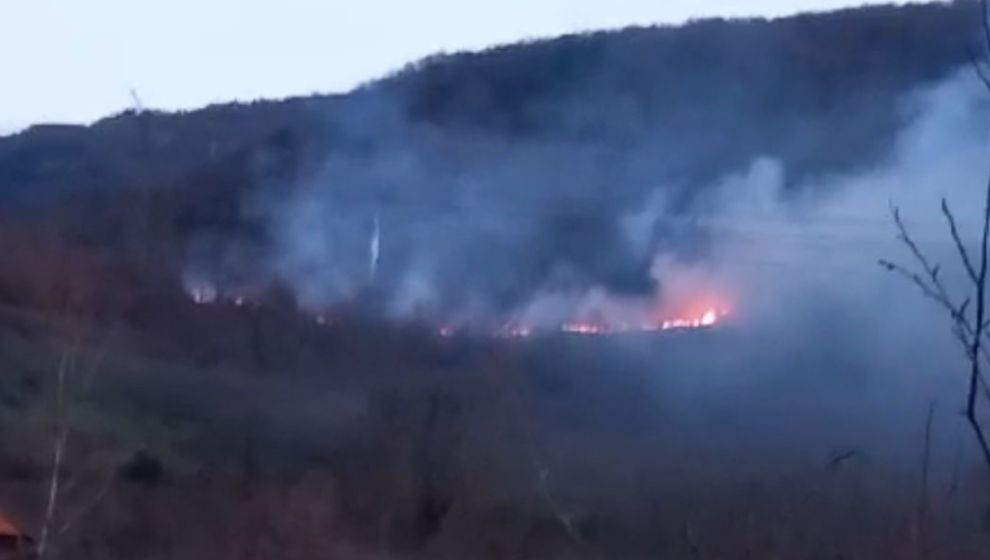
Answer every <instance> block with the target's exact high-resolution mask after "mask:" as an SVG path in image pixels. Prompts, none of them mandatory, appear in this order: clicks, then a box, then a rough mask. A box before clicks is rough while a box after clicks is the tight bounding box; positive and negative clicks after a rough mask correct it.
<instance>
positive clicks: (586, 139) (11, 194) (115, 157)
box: [0, 1, 981, 239]
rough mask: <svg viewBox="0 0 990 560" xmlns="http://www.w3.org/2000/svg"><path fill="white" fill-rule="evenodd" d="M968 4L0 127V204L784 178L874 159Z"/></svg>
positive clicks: (220, 215)
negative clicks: (773, 161)
mask: <svg viewBox="0 0 990 560" xmlns="http://www.w3.org/2000/svg"><path fill="white" fill-rule="evenodd" d="M978 18H979V11H978V6H977V4H976V3H975V2H972V1H960V2H952V3H935V4H926V5H908V6H902V7H897V6H878V7H864V8H859V9H849V10H844V11H838V12H832V13H822V14H809V15H801V16H797V17H791V18H786V19H778V20H763V19H747V20H703V21H697V22H693V23H690V24H687V25H685V26H681V27H648V28H629V29H625V30H621V31H609V32H599V33H592V34H581V35H573V36H566V37H561V38H557V39H552V40H543V41H535V42H529V43H522V44H516V45H508V46H501V47H497V48H493V49H490V50H487V51H484V52H477V53H458V54H441V55H437V56H434V57H431V58H429V59H426V60H423V61H420V62H418V63H416V64H412V65H410V66H409V67H407V68H405V69H402V70H401V71H398V72H397V73H395V74H393V75H391V76H388V77H385V78H383V79H381V80H378V81H374V82H371V83H369V84H367V85H365V86H363V87H361V88H358V89H357V90H355V91H353V92H350V93H348V94H343V95H333V96H314V97H307V98H295V99H288V100H283V101H264V102H256V103H246V104H241V103H238V104H228V105H218V106H212V107H207V108H204V109H202V110H197V111H191V112H185V113H160V112H154V111H146V112H142V113H140V114H135V113H133V112H128V113H124V114H120V115H117V116H113V117H110V118H107V119H104V120H102V121H100V122H98V123H96V124H94V125H92V126H90V127H78V126H59V125H45V126H36V127H33V128H31V129H28V130H26V131H24V132H22V133H20V134H17V135H14V136H9V137H6V138H0V203H2V205H3V207H4V208H6V209H17V210H16V211H17V212H18V213H20V214H19V215H21V216H22V217H23V215H24V209H25V208H28V207H33V208H51V207H52V204H54V206H55V207H58V208H60V211H62V212H65V213H67V216H66V217H64V220H63V222H64V223H69V224H71V223H74V222H80V223H83V224H84V225H85V229H86V230H87V231H89V230H95V231H89V233H91V234H92V235H93V236H95V237H96V238H99V239H107V238H114V237H115V236H119V235H120V232H121V231H122V229H121V228H123V227H124V226H123V225H122V224H123V222H124V221H126V220H125V215H130V218H127V219H133V214H134V213H136V212H137V213H140V212H141V210H139V209H138V207H135V206H133V204H130V203H129V202H128V203H123V202H120V201H121V200H125V201H127V200H133V199H132V198H128V197H135V196H137V197H138V198H142V197H144V198H146V197H147V196H148V195H146V194H144V193H146V192H148V191H150V192H152V193H153V194H152V195H150V196H152V197H153V198H154V201H153V202H150V203H148V204H147V206H146V207H144V208H146V210H147V213H149V214H151V216H150V217H144V218H142V220H145V221H150V222H152V223H153V224H155V225H153V226H147V227H146V228H145V230H146V231H158V232H172V233H178V234H179V235H180V236H181V235H183V233H184V232H186V231H187V230H199V229H204V228H205V229H210V230H221V231H226V230H239V229H243V228H244V227H248V229H250V226H251V224H247V226H245V224H244V223H243V222H244V221H245V220H247V221H250V219H251V217H250V216H245V215H244V214H245V213H244V207H245V202H244V201H245V199H246V197H254V196H255V195H256V194H257V193H258V192H259V191H262V192H268V191H272V192H276V193H277V194H278V196H279V197H281V196H283V195H284V191H285V189H292V188H295V186H297V185H298V184H300V183H302V182H305V180H306V179H308V178H313V177H322V179H321V180H329V181H332V180H334V179H335V178H337V179H341V180H346V181H348V182H349V183H350V184H354V185H357V186H358V187H362V188H363V187H367V188H365V189H364V191H362V192H371V191H374V192H375V196H376V197H378V199H395V198H396V197H399V196H403V197H407V198H413V199H417V200H418V201H419V202H420V203H422V204H426V205H429V204H434V202H436V200H437V199H438V198H437V197H444V196H451V194H450V193H451V191H452V190H453V189H456V188H461V187H458V184H459V183H458V184H454V183H456V181H450V180H448V179H449V178H450V177H464V176H468V175H473V176H475V177H482V176H487V177H495V176H497V175H498V174H499V173H501V174H502V176H501V177H500V178H499V180H496V179H491V180H488V181H486V182H484V184H483V185H481V186H477V188H478V189H485V188H490V189H495V190H498V189H509V191H511V189H512V188H519V189H525V188H532V187H533V185H537V184H539V185H541V187H540V188H545V189H548V190H550V191H553V190H554V189H564V190H566V189H573V190H578V191H581V190H582V189H583V190H585V191H595V192H597V191H601V190H609V191H610V192H611V193H612V195H613V197H614V199H615V200H616V201H618V202H616V204H619V205H623V204H628V203H630V201H640V202H641V201H642V198H643V196H644V191H645V190H646V189H652V188H655V187H656V186H657V185H658V184H668V185H673V186H677V187H680V188H684V189H686V190H687V192H690V190H691V188H692V187H694V186H697V185H701V184H704V183H705V182H706V181H710V180H712V179H714V178H716V177H718V176H719V175H721V174H723V173H725V172H726V171H729V170H733V169H737V168H739V167H740V166H742V165H745V164H746V162H748V161H750V160H752V159H753V158H755V157H758V156H770V157H775V158H778V159H779V160H780V161H781V162H782V163H783V164H784V171H785V175H786V178H787V180H788V181H789V182H790V183H793V182H795V181H797V180H800V179H801V178H804V177H807V176H809V175H814V174H821V173H835V172H842V171H848V170H852V169H855V168H857V167H858V166H864V165H868V164H870V163H873V162H875V161H876V160H877V159H878V158H880V157H882V156H883V155H884V154H885V153H886V150H888V148H890V146H891V143H892V138H893V137H894V134H895V132H896V131H897V130H899V129H900V127H902V126H903V125H905V123H906V122H907V121H908V120H909V119H910V117H911V114H910V112H905V111H904V110H903V105H902V104H899V103H898V102H897V101H898V99H900V97H901V95H902V94H904V93H907V92H910V91H913V90H915V89H917V88H919V87H923V86H926V85H931V84H933V83H935V82H936V81H937V80H939V79H941V78H944V77H946V76H949V75H951V74H952V73H954V72H957V71H960V70H966V65H967V64H968V61H969V60H970V59H971V58H972V56H973V53H974V52H978V50H979V48H980V46H981V43H980V42H979V37H980V34H979V28H978ZM287 63H291V61H287ZM328 71H329V69H326V68H313V69H312V72H314V73H319V72H328ZM65 94H66V95H71V92H65ZM513 150H514V152H513V154H515V155H506V154H507V151H513ZM527 150H528V151H527ZM534 154H536V155H534ZM537 157H540V158H543V159H541V161H542V162H549V163H540V164H536V163H533V162H532V161H530V160H531V159H535V158H537ZM328 158H332V159H334V161H336V162H337V163H338V165H337V166H336V168H335V169H336V170H337V171H335V173H336V175H332V176H331V177H330V178H329V179H327V177H325V176H321V173H325V169H326V162H327V160H328ZM506 159H511V160H512V161H511V164H509V163H508V162H507V161H506ZM410 161H412V162H414V164H408V162H410ZM569 161H571V162H574V163H576V164H578V165H576V166H575V169H574V170H571V171H569V170H568V167H570V166H569V165H567V162H569ZM341 162H343V163H341ZM396 162H399V163H396ZM402 162H406V163H402ZM520 162H523V163H520ZM562 163H563V165H562ZM403 166H404V167H403ZM507 169H509V170H510V171H506V170H507ZM362 170H364V171H362ZM369 170H370V171H369ZM572 173H578V174H580V175H577V176H572ZM496 183H497V184H496ZM508 183H513V184H518V185H519V186H518V187H507V186H505V185H506V184H508ZM358 187H355V188H358ZM672 188H673V187H672ZM420 190H422V193H420ZM135 193H141V194H140V195H138V194H135ZM510 194H511V192H510ZM121 197H123V198H121ZM83 212H85V214H83ZM73 216H75V218H73ZM259 227H260V226H259ZM262 229H263V228H262ZM259 235H262V236H263V232H261V233H260V234H259Z"/></svg>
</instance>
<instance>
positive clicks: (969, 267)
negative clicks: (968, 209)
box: [942, 197, 979, 283]
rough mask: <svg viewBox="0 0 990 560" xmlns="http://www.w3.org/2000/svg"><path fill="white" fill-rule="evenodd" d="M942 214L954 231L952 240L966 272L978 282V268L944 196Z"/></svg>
mask: <svg viewBox="0 0 990 560" xmlns="http://www.w3.org/2000/svg"><path fill="white" fill-rule="evenodd" d="M942 214H943V215H945V220H946V221H947V222H949V231H950V232H951V233H952V241H953V242H954V243H955V245H956V250H957V251H959V258H960V259H961V260H962V263H963V266H964V267H965V268H966V274H968V275H969V279H970V280H971V281H973V283H976V282H978V281H979V278H978V277H977V275H976V269H975V268H974V267H973V262H972V260H970V258H969V252H968V251H966V246H965V245H963V242H962V238H961V237H960V236H959V228H958V227H956V218H955V216H953V214H952V210H950V209H949V203H948V201H946V200H945V198H944V197H943V198H942Z"/></svg>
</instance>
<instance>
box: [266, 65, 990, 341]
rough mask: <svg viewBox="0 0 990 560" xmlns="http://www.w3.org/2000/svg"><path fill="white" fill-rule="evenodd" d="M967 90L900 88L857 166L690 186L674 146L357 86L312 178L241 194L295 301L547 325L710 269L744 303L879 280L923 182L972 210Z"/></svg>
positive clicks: (931, 218)
mask: <svg viewBox="0 0 990 560" xmlns="http://www.w3.org/2000/svg"><path fill="white" fill-rule="evenodd" d="M979 101H980V100H979V92H978V90H977V88H976V87H975V83H974V80H972V79H970V78H969V77H967V76H961V77H955V78H953V79H950V80H948V81H946V82H945V83H943V84H941V85H939V86H938V87H936V88H933V89H931V90H926V91H923V92H911V93H910V94H908V95H905V96H904V97H903V99H902V100H901V103H900V108H899V109H900V112H901V113H902V115H903V118H904V119H905V120H907V121H908V122H910V123H911V124H910V125H909V126H908V127H907V128H905V129H904V131H903V132H902V133H901V135H900V136H899V139H898V145H897V147H896V148H895V149H894V150H893V151H892V152H891V155H890V156H889V157H888V158H887V160H885V161H880V162H876V165H874V166H873V167H872V168H870V169H869V170H868V171H866V172H864V173H859V174H857V175H855V176H841V177H836V176H830V177H824V178H817V179H816V178H812V179H809V180H806V181H803V182H801V183H799V184H796V185H792V184H788V179H787V178H788V170H787V168H786V164H785V163H784V162H783V161H781V160H779V159H777V158H776V157H775V156H774V154H767V156H766V157H761V158H758V159H756V160H754V161H753V162H752V163H750V164H749V165H748V166H745V167H743V168H741V169H738V170H736V171H734V172H730V173H729V174H727V175H725V176H723V177H722V178H720V179H718V180H716V181H714V182H713V183H711V184H707V185H688V184H678V183H675V182H671V181H670V179H669V177H670V173H669V170H668V169H666V168H665V167H664V163H663V162H664V158H663V157H661V155H662V154H664V153H666V152H667V151H669V150H670V149H672V147H671V146H666V145H664V143H661V142H652V141H650V140H649V137H648V136H647V135H640V136H638V138H639V140H638V141H637V142H632V143H621V144H617V143H611V142H610V141H609V139H608V138H607V137H601V138H596V137H586V138H581V139H575V138H574V137H567V138H566V139H564V138H560V139H555V138H554V137H550V138H547V137H534V138H522V139H518V138H517V139H514V140H512V139H509V138H506V137H500V136H493V135H487V134H484V133H481V132H475V133H471V132H466V131H463V130H460V131H450V130H445V129H443V128H439V127H434V126H432V125H429V124H422V123H419V124H416V123H413V122H412V121H410V120H409V119H408V118H407V116H406V115H405V114H404V113H403V112H402V110H401V109H400V106H399V104H398V103H397V102H396V101H395V100H394V99H392V98H390V97H389V96H388V95H387V94H385V93H381V92H372V93H369V94H366V95H361V96H355V97H354V98H353V99H350V100H348V101H347V103H349V104H350V106H349V107H347V108H345V109H344V110H342V111H339V112H337V113H335V114H334V116H333V117H332V118H331V120H332V123H333V127H334V129H335V130H336V131H338V136H339V138H338V142H337V143H336V145H337V148H335V149H334V150H333V151H332V152H331V153H330V154H329V155H328V156H327V158H326V161H325V162H324V164H323V165H322V168H321V171H320V172H319V173H318V174H316V175H315V176H314V177H312V178H310V179H308V180H307V181H306V182H305V183H304V184H302V185H300V186H298V188H296V189H295V190H294V191H293V192H292V195H291V196H290V197H289V198H288V199H286V200H277V201H276V200H272V199H268V200H264V201H263V202H262V203H258V204H257V206H258V207H265V208H275V210H274V211H270V212H271V217H270V220H271V224H272V229H273V231H274V232H275V238H276V250H275V251H273V254H274V255H276V256H275V257H274V258H273V259H271V269H272V270H271V272H272V274H273V275H274V276H275V277H277V278H279V279H281V280H282V281H284V282H286V283H288V284H289V285H290V286H291V287H292V288H293V289H294V291H295V292H296V293H297V296H298V297H299V299H300V301H301V303H302V304H303V305H305V306H315V307H321V306H328V305H334V304H339V303H341V302H346V301H353V300H355V299H359V298H366V299H369V300H372V301H373V302H374V303H375V304H376V305H377V306H378V307H379V308H380V309H383V310H384V311H386V312H388V313H391V314H396V315H400V316H408V315H411V314H425V315H426V316H428V317H432V318H434V319H436V320H441V321H445V322H453V323H465V324H486V325H490V324H497V323H500V322H504V321H506V320H508V319H517V320H526V321H528V322H532V323H536V324H540V323H545V324H547V325H552V324H559V323H560V322H561V321H563V320H566V319H567V318H573V317H574V316H575V314H580V313H581V309H586V308H588V307H591V308H596V309H599V310H600V309H602V308H609V309H612V310H613V311H614V312H616V313H618V314H619V315H623V314H625V313H624V312H622V311H619V310H621V309H622V308H623V307H632V308H635V307H637V306H640V307H641V306H642V305H643V304H644V303H650V302H657V301H659V302H664V301H669V300H671V299H675V300H676V299H684V297H686V296H684V295H683V292H685V291H690V290H687V288H685V287H684V286H685V285H695V286H696V285H698V284H699V283H700V282H702V280H701V279H702V278H722V279H723V280H722V283H723V284H724V285H723V286H712V287H711V289H709V290H702V291H708V292H714V291H716V290H719V291H722V292H723V293H724V294H725V297H726V298H732V299H733V300H734V301H733V306H734V307H735V306H742V308H746V307H752V308H753V312H754V313H755V312H756V311H757V310H759V309H761V308H764V307H767V306H770V307H773V306H774V305H775V303H774V302H769V303H766V302H763V301H762V300H763V299H766V298H767V296H766V295H765V293H764V294H761V293H748V294H746V295H745V297H743V296H742V295H741V294H740V295H738V296H737V295H736V294H732V293H729V292H734V291H749V292H761V290H758V289H756V288H754V287H753V286H761V285H763V286H766V285H772V284H775V283H778V282H775V281H774V278H775V276H778V275H779V276H784V277H786V278H788V279H789V280H792V283H797V284H798V285H799V286H801V288H800V289H799V290H798V291H799V292H802V291H803V289H804V286H805V283H811V284H814V283H819V282H820V283H823V284H825V286H823V288H822V293H825V294H827V293H829V291H830V290H829V289H828V288H830V287H832V286H834V285H836V284H840V285H843V286H849V285H851V284H857V283H863V280H861V278H862V277H863V276H864V275H867V276H869V275H870V274H872V273H876V275H879V271H876V270H874V268H873V266H874V261H875V260H876V258H878V257H882V256H888V255H890V254H891V252H894V251H897V250H898V248H897V247H896V244H893V243H890V242H889V241H890V240H891V231H892V226H891V224H890V223H889V222H888V217H889V211H888V204H889V203H890V202H891V201H894V202H896V203H898V204H899V205H901V206H902V207H903V208H904V212H905V216H906V218H907V219H908V220H909V222H913V221H915V217H916V216H917V217H918V220H920V221H919V223H918V224H916V225H917V227H918V228H920V229H919V231H918V235H919V236H922V237H923V239H925V240H928V239H931V238H932V237H933V236H936V235H938V234H939V233H940V231H941V230H940V228H941V224H939V223H937V222H938V219H937V218H938V216H937V215H936V214H937V209H938V197H937V196H933V195H932V194H931V193H941V192H945V193H947V194H951V195H952V197H951V198H960V199H962V200H963V202H964V203H965V204H962V205H960V207H959V209H958V211H959V212H960V219H961V220H962V221H963V222H966V223H970V222H971V221H972V218H973V216H972V215H971V214H972V213H971V212H968V210H971V209H972V208H973V205H972V204H971V202H970V200H971V199H972V194H973V192H972V190H973V188H974V187H973V185H979V184H980V181H979V177H978V175H979V173H981V172H982V171H983V168H984V167H985V166H983V165H981V163H980V162H981V159H980V158H981V157H982V155H983V154H982V153H981V152H980V150H981V148H982V144H981V141H980V138H982V137H980V136H979V135H980V134H982V129H980V128H979V126H980V125H979V123H982V122H983V121H982V120H981V118H980V117H981V112H982V111H984V109H983V108H982V106H981V105H980V102H979ZM371 131H374V132H373V133H372V132H371ZM711 132H712V133H716V132H717V131H711ZM654 155H656V157H653V156H654ZM967 189H968V190H967ZM686 201H688V202H686ZM964 214H965V215H964ZM376 221H377V222H378V224H380V227H379V228H378V229H376V226H375V223H376ZM376 232H378V234H379V235H378V242H379V243H380V248H379V251H378V254H379V258H378V259H376V266H375V267H374V270H372V267H371V262H370V261H371V260H372V248H371V245H372V242H373V238H375V235H376ZM944 242H945V239H942V241H941V242H940V243H939V245H938V247H939V248H940V249H944V248H945V243H944ZM824 263H828V264H827V267H826V268H827V269H823V266H825V265H824ZM679 270H680V271H685V270H690V271H689V272H678V271H679ZM864 270H868V271H870V272H869V273H867V272H862V271H864ZM691 271H693V272H691ZM685 276H687V277H689V278H692V279H691V280H687V281H685V280H681V278H683V277H685ZM871 282H872V276H871ZM871 282H866V284H867V285H873V284H872V283H871ZM791 289H792V288H790V287H788V286H787V285H784V286H777V287H775V289H774V290H773V291H774V292H775V293H777V294H781V296H780V297H789V296H787V293H788V292H789V291H790V290H791ZM666 292H671V293H666ZM678 292H680V293H681V294H682V295H680V296H679V295H678ZM882 292H883V293H886V290H882ZM801 295H803V294H801ZM881 295H882V294H881ZM775 297H776V296H775ZM795 297H797V296H795ZM595 302H599V303H595ZM603 302H607V304H606V303H603ZM741 310H742V309H741ZM741 310H740V311H741Z"/></svg>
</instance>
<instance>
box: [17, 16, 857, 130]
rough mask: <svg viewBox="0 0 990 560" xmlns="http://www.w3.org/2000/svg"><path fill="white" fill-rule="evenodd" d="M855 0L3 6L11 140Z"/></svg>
mask: <svg viewBox="0 0 990 560" xmlns="http://www.w3.org/2000/svg"><path fill="white" fill-rule="evenodd" d="M861 3H863V2H849V1H848V0H846V1H844V0H708V1H706V2H700V1H697V0H611V1H609V2H606V1H604V0H484V1H475V2H464V1H463V0H418V1H416V2H412V1H407V0H359V1H354V0H280V1H277V2H276V1H274V0H171V1H167V2H166V1H162V0H159V1H156V2H134V1H132V0H86V1H80V0H0V71H2V76H3V84H4V86H3V87H2V88H0V133H4V132H7V133H9V132H12V131H14V130H17V129H18V128H22V127H24V126H26V125H29V124H33V123H38V122H73V123H79V122H83V123H84V122H90V121H92V120H95V119H97V118H100V117H103V116H106V115H108V114H111V113H114V112H118V111H120V110H122V109H124V108H126V107H128V106H129V105H131V103H132V101H131V95H130V91H131V90H132V89H133V90H136V91H137V92H138V94H139V95H140V97H141V99H142V100H143V102H144V104H145V105H147V106H148V107H152V108H157V109H169V110H171V109H182V108H195V107H200V106H203V105H206V104H209V103H214V102H222V101H230V100H234V99H237V100H250V99H257V98H278V97H285V96H289V95H302V94H308V93H316V92H320V93H328V92H340V91H346V90H349V89H351V88H352V87H354V86H355V85H357V84H360V83H361V82H364V81H367V80H371V79H374V78H376V77H379V76H381V75H383V74H386V73H388V72H389V71H392V70H395V69H397V68H400V67H401V66H402V65H404V64H405V63H408V62H411V61H414V60H416V59H419V58H422V57H423V56H426V55H429V54H431V53H436V52H439V51H456V50H464V49H480V48H484V47H487V46H491V45H494V44H501V43H509V42H514V41H519V40H522V39H531V38H538V37H548V36H554V35H559V34H562V33H568V32H574V31H582V30H591V29H608V28H616V27H623V26H627V25H649V24H654V23H678V22H683V21H685V20H687V19H691V18H697V17H706V16H716V15H718V16H748V15H763V16H777V15H785V14H791V13H795V12H801V11H811V10H827V9H834V8H837V7H842V6H848V5H854V4H861Z"/></svg>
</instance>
